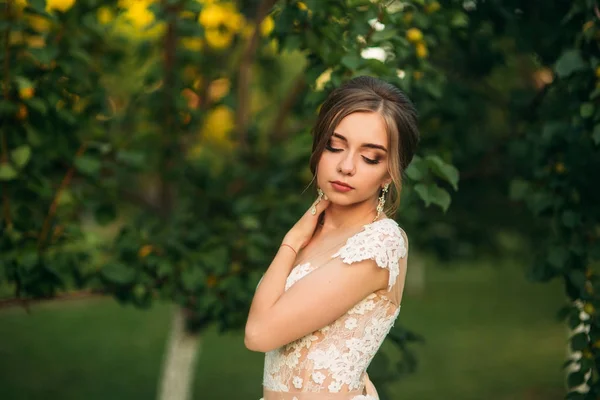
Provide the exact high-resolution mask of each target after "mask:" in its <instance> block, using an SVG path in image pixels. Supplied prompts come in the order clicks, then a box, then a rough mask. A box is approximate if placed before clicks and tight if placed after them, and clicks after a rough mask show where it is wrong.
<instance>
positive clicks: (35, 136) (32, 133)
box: [25, 124, 42, 147]
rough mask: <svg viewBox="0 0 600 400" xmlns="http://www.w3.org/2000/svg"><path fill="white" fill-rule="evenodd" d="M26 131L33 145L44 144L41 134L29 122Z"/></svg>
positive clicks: (28, 139)
mask: <svg viewBox="0 0 600 400" xmlns="http://www.w3.org/2000/svg"><path fill="white" fill-rule="evenodd" d="M25 132H26V135H27V141H28V142H29V144H30V145H32V146H33V147H37V146H39V145H41V144H42V138H41V137H40V134H39V133H38V132H37V131H36V130H35V129H34V128H33V127H32V126H31V125H29V124H26V125H25Z"/></svg>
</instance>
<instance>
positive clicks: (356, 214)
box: [321, 201, 385, 233]
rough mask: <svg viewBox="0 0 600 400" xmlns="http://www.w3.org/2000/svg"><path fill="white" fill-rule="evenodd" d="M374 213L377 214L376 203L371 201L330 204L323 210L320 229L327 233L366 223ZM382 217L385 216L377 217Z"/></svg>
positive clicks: (371, 219) (371, 218)
mask: <svg viewBox="0 0 600 400" xmlns="http://www.w3.org/2000/svg"><path fill="white" fill-rule="evenodd" d="M375 215H377V210H376V205H374V204H372V202H371V201H365V202H363V203H361V204H355V205H352V206H340V205H338V204H330V205H329V207H327V209H326V210H325V215H324V219H323V226H322V227H321V231H322V232H323V233H327V232H333V231H337V230H340V229H348V228H352V227H358V226H362V225H366V224H368V223H370V222H373V218H375ZM382 217H385V216H384V215H381V216H380V217H379V218H382Z"/></svg>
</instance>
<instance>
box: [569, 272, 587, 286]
mask: <svg viewBox="0 0 600 400" xmlns="http://www.w3.org/2000/svg"><path fill="white" fill-rule="evenodd" d="M569 281H570V282H571V283H572V284H573V286H575V287H577V288H579V289H583V288H584V287H585V274H584V273H583V271H580V270H578V269H572V270H570V271H569Z"/></svg>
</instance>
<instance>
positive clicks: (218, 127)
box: [202, 105, 235, 146]
mask: <svg viewBox="0 0 600 400" xmlns="http://www.w3.org/2000/svg"><path fill="white" fill-rule="evenodd" d="M234 118H235V116H234V114H233V111H232V110H231V109H230V108H229V107H227V106H225V105H219V106H217V107H215V108H214V109H213V110H212V111H211V112H209V113H208V115H207V116H206V118H205V120H204V124H203V127H202V139H203V142H208V143H214V144H221V145H223V144H224V145H226V146H227V145H228V144H229V142H230V138H229V133H230V132H231V131H232V130H233V128H234V127H235V122H234Z"/></svg>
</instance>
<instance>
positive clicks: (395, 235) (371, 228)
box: [331, 219, 406, 290]
mask: <svg viewBox="0 0 600 400" xmlns="http://www.w3.org/2000/svg"><path fill="white" fill-rule="evenodd" d="M388 221H389V222H388ZM378 222H379V223H373V224H370V225H366V226H365V229H364V230H363V231H361V232H359V233H357V234H356V235H354V236H352V237H351V238H350V239H348V241H347V242H346V245H345V246H344V247H342V248H341V249H340V251H338V252H337V253H335V254H334V255H333V256H331V257H332V258H335V257H338V256H339V257H340V258H341V259H342V261H344V262H345V263H346V264H352V263H354V262H358V261H363V260H375V262H376V263H377V265H378V266H380V267H381V268H387V269H388V270H389V271H390V278H389V282H388V290H390V289H391V288H392V286H394V283H395V282H396V278H397V277H398V274H399V273H400V269H399V267H398V260H399V259H400V258H404V257H405V256H406V244H405V243H404V237H403V236H402V235H401V234H400V232H399V228H398V225H397V224H396V223H395V222H394V221H393V220H391V219H383V220H381V221H378Z"/></svg>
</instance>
